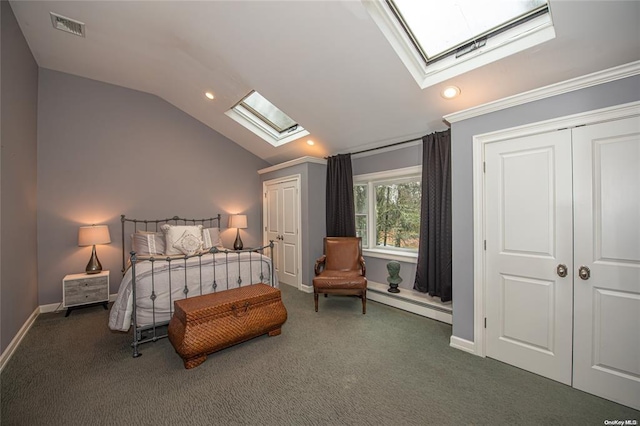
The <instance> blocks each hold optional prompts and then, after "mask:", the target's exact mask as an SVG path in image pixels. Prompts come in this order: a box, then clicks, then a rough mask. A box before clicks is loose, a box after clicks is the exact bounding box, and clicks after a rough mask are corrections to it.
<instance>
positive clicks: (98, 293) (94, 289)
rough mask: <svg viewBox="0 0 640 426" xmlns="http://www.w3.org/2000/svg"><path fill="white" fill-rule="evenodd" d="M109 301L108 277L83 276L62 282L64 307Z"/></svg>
mask: <svg viewBox="0 0 640 426" xmlns="http://www.w3.org/2000/svg"><path fill="white" fill-rule="evenodd" d="M106 300H109V277H108V276H96V277H89V276H84V277H82V278H74V279H65V280H64V307H69V306H76V305H84V304H87V303H96V302H103V301H106Z"/></svg>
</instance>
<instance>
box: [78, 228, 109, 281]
mask: <svg viewBox="0 0 640 426" xmlns="http://www.w3.org/2000/svg"><path fill="white" fill-rule="evenodd" d="M109 243H111V237H110V236H109V227H108V226H107V225H91V226H81V227H80V229H79V230H78V245H79V246H80V247H85V246H93V249H92V250H91V259H89V263H87V268H86V269H85V271H86V273H87V274H98V273H100V272H102V264H101V263H100V261H99V260H98V256H97V255H96V244H109Z"/></svg>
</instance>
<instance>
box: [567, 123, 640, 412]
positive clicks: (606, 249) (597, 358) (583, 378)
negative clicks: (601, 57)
mask: <svg viewBox="0 0 640 426" xmlns="http://www.w3.org/2000/svg"><path fill="white" fill-rule="evenodd" d="M573 151H574V164H573V168H574V203H575V207H574V212H575V213H574V222H575V246H574V247H575V263H574V273H575V278H574V282H575V289H574V292H575V307H574V309H575V334H574V354H573V367H574V380H573V384H574V387H575V388H577V389H581V390H584V391H586V392H589V393H592V394H595V395H599V396H602V397H604V398H607V399H611V400H613V401H617V402H620V403H622V404H624V405H628V406H630V407H633V408H635V409H640V118H638V117H634V118H628V119H625V120H619V121H612V122H607V123H601V124H595V125H590V126H585V127H579V128H576V129H574V131H573ZM579 269H580V270H581V271H582V272H581V273H580V272H579Z"/></svg>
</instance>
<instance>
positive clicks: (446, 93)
mask: <svg viewBox="0 0 640 426" xmlns="http://www.w3.org/2000/svg"><path fill="white" fill-rule="evenodd" d="M440 94H441V95H442V97H443V98H445V99H453V98H455V97H456V96H458V95H459V94H460V88H459V87H457V86H447V87H445V88H444V89H443V90H442V92H440Z"/></svg>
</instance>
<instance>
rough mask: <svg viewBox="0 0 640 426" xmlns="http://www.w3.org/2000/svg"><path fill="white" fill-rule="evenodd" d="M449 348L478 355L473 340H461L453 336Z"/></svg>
mask: <svg viewBox="0 0 640 426" xmlns="http://www.w3.org/2000/svg"><path fill="white" fill-rule="evenodd" d="M449 346H451V347H452V348H456V349H460V350H461V351H465V352H469V353H470V354H473V355H477V354H476V344H475V343H474V342H472V341H471V340H466V339H461V338H460V337H456V336H451V340H449Z"/></svg>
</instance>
